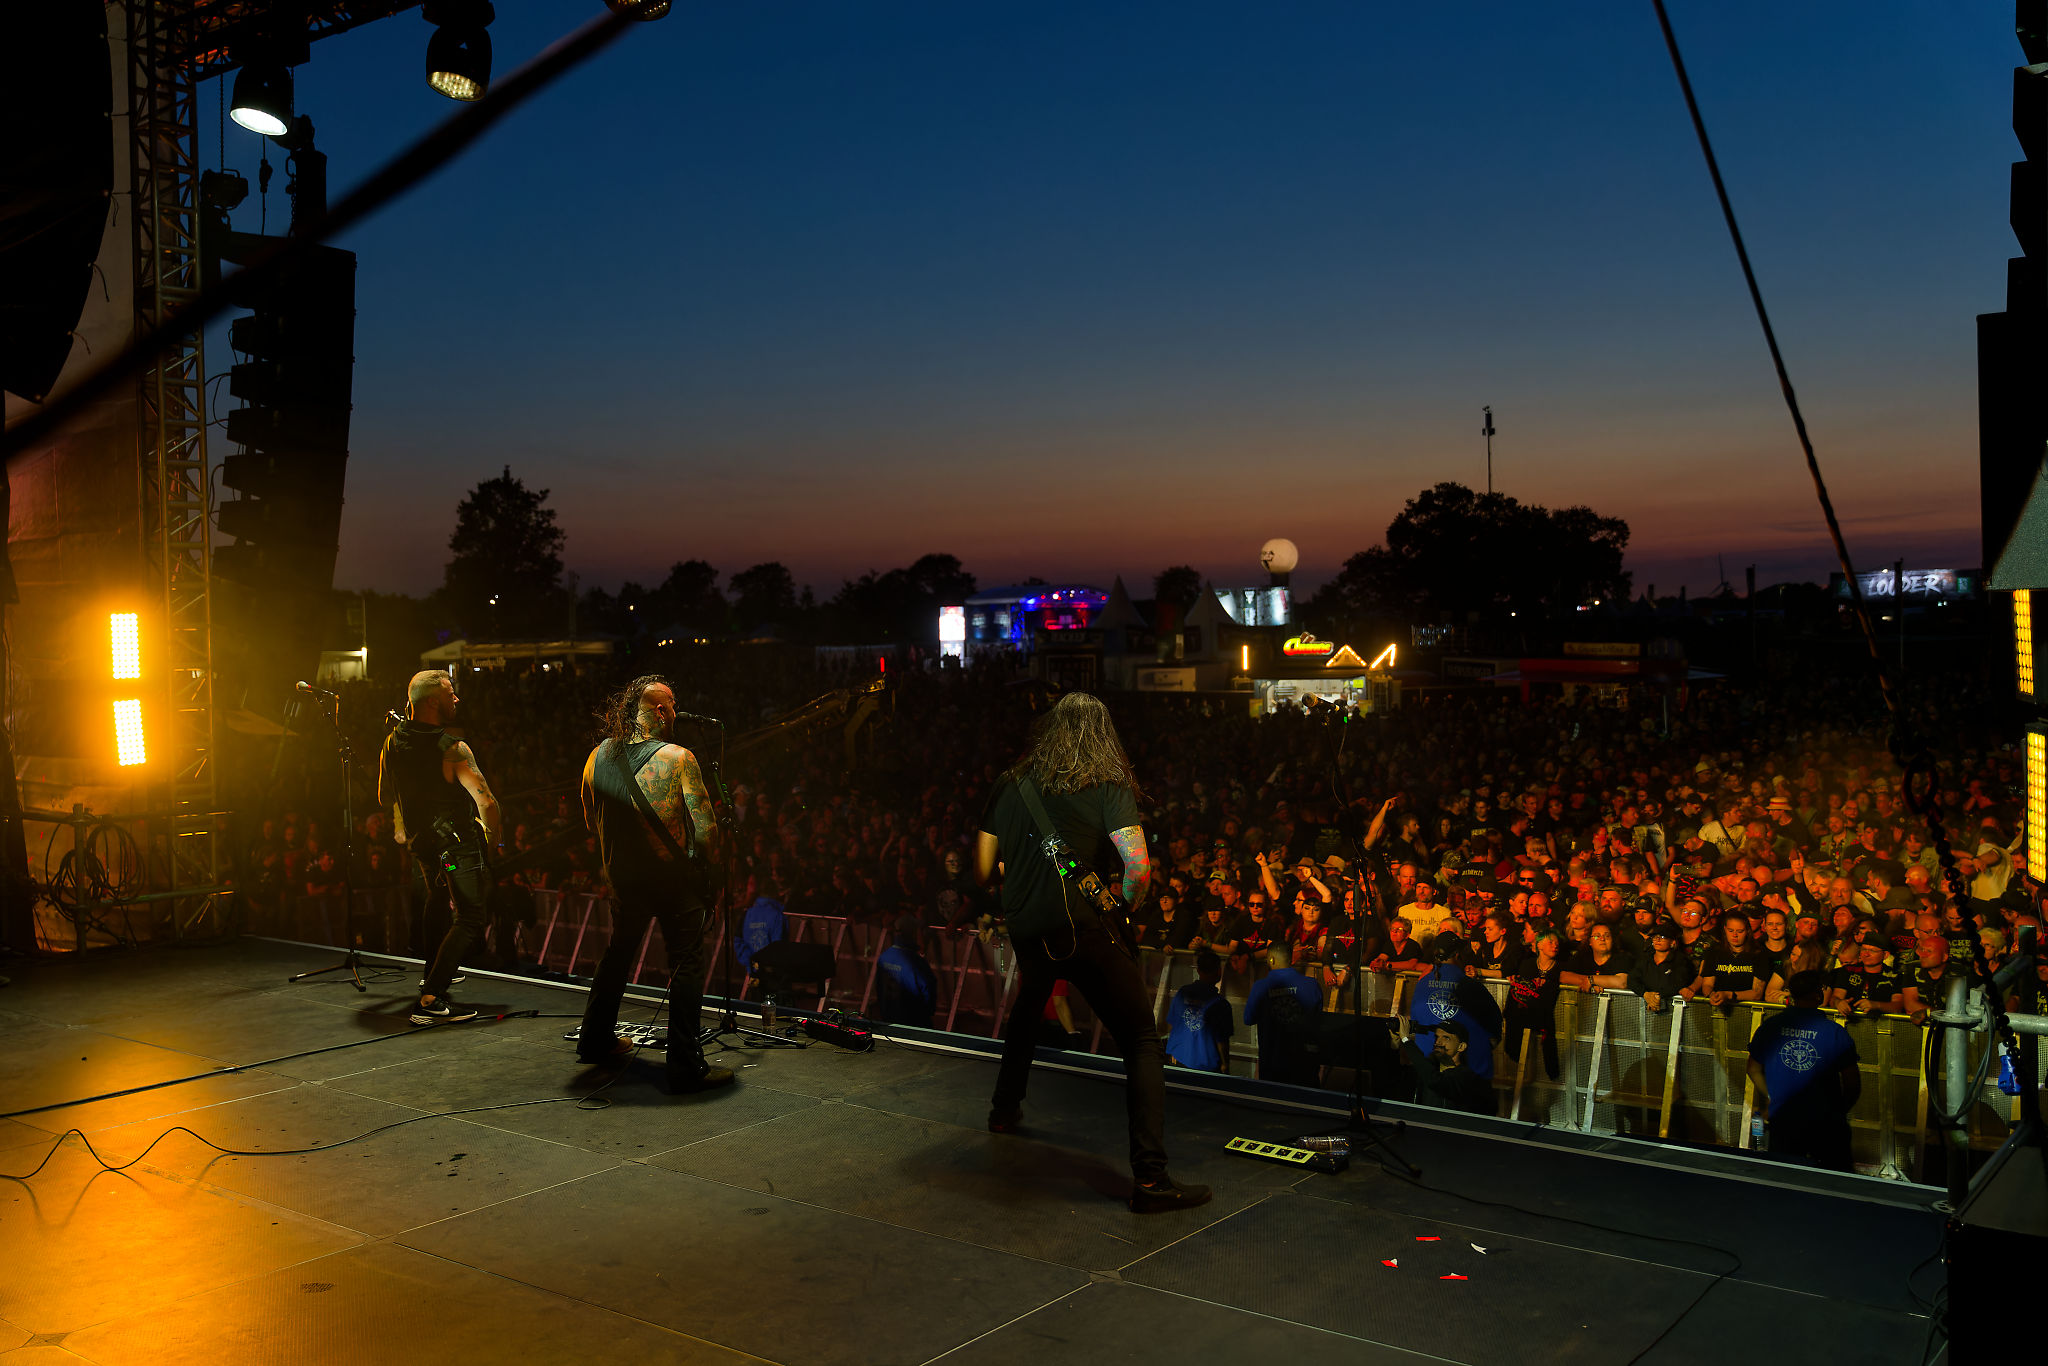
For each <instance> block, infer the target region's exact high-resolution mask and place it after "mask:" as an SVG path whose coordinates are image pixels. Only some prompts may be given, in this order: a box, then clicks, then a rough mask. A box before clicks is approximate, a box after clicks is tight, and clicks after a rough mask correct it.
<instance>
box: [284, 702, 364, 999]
mask: <svg viewBox="0 0 2048 1366" xmlns="http://www.w3.org/2000/svg"><path fill="white" fill-rule="evenodd" d="M299 687H300V688H301V689H302V690H304V691H306V692H307V693H309V694H311V695H313V696H316V697H318V698H319V699H320V702H321V705H322V706H324V707H325V708H326V709H327V719H328V720H329V721H330V722H331V723H332V724H333V726H334V747H335V750H336V752H337V753H339V754H340V755H341V932H342V934H343V935H344V936H345V937H346V938H347V940H348V951H347V952H346V953H345V954H343V955H342V959H341V961H340V962H339V963H330V964H328V965H327V966H326V967H324V968H314V969H313V970H312V971H311V972H301V973H298V974H296V975H294V976H292V977H289V978H286V979H285V980H286V981H289V982H303V981H305V980H306V979H307V978H309V977H320V976H324V975H325V974H327V973H330V972H346V973H347V974H348V976H349V981H350V982H352V983H354V985H355V989H356V990H357V991H364V992H367V991H368V990H369V988H368V987H366V986H364V985H363V959H362V955H361V954H360V953H358V952H357V951H356V937H355V932H354V930H353V928H352V927H351V925H350V923H349V922H350V921H351V919H352V918H353V917H354V914H355V903H356V894H355V881H354V879H355V866H356V798H355V793H356V769H355V751H354V750H353V749H352V748H351V747H350V746H349V743H348V732H347V731H345V730H343V729H342V727H341V698H340V696H339V695H338V694H335V693H321V692H319V691H318V690H317V689H311V688H307V687H306V685H305V684H303V683H301V684H300V685H299Z"/></svg>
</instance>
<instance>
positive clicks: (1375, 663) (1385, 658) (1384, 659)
mask: <svg viewBox="0 0 2048 1366" xmlns="http://www.w3.org/2000/svg"><path fill="white" fill-rule="evenodd" d="M1366 667H1367V668H1368V669H1391V668H1393V667H1394V647H1393V646H1391V645H1389V646H1388V647H1387V648H1386V649H1384V650H1381V651H1380V652H1379V653H1378V654H1376V655H1374V656H1373V660H1372V663H1370V664H1368V665H1366Z"/></svg>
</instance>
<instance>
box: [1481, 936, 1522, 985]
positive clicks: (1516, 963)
mask: <svg viewBox="0 0 2048 1366" xmlns="http://www.w3.org/2000/svg"><path fill="white" fill-rule="evenodd" d="M1525 958H1526V959H1527V960H1528V961H1529V962H1531V963H1534V962H1535V961H1536V959H1535V955H1534V954H1532V953H1530V952H1529V950H1528V949H1526V948H1524V947H1523V946H1522V945H1520V944H1517V943H1516V942H1515V941H1514V940H1513V939H1512V938H1506V939H1502V940H1501V941H1500V954H1499V956H1498V957H1496V956H1495V955H1494V952H1493V945H1491V944H1489V943H1487V942H1486V941H1484V940H1481V941H1480V945H1479V966H1480V967H1482V968H1498V969H1499V970H1500V973H1501V975H1502V976H1503V977H1513V976H1514V975H1515V974H1516V973H1518V972H1520V971H1521V970H1522V963H1523V960H1524V959H1525Z"/></svg>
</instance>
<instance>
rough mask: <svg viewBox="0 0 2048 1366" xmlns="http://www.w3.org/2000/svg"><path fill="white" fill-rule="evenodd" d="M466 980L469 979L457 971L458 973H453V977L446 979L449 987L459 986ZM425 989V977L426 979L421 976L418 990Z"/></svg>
mask: <svg viewBox="0 0 2048 1366" xmlns="http://www.w3.org/2000/svg"><path fill="white" fill-rule="evenodd" d="M468 980H469V979H468V978H467V977H465V976H463V975H462V974H461V973H459V972H458V973H456V974H455V975H454V976H453V977H450V978H449V979H448V985H449V986H451V987H459V986H461V985H462V984H463V983H464V982H467V981H468ZM426 989H427V979H426V978H424V977H422V978H420V990H421V991H425V990H426Z"/></svg>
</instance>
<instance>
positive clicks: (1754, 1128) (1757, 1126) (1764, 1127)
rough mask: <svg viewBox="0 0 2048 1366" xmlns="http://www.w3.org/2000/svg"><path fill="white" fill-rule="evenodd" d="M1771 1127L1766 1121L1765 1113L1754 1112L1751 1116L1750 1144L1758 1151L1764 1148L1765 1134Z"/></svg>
mask: <svg viewBox="0 0 2048 1366" xmlns="http://www.w3.org/2000/svg"><path fill="white" fill-rule="evenodd" d="M1769 1127H1770V1126H1769V1125H1768V1124H1766V1123H1765V1122H1764V1117H1763V1115H1761V1114H1754V1115H1751V1116H1750V1117H1749V1146H1750V1147H1751V1148H1753V1149H1755V1150H1756V1151H1757V1152H1762V1151H1763V1150H1764V1146H1765V1145H1764V1135H1765V1133H1766V1132H1767V1131H1768V1129H1769Z"/></svg>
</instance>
